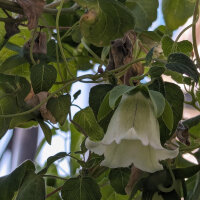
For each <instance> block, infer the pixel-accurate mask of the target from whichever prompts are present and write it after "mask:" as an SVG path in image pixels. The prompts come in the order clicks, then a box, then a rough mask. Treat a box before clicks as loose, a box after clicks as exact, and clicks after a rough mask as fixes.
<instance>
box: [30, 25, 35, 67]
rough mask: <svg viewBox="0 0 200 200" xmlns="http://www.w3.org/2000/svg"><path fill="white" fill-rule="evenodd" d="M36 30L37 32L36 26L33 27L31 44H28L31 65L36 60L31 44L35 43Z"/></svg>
mask: <svg viewBox="0 0 200 200" xmlns="http://www.w3.org/2000/svg"><path fill="white" fill-rule="evenodd" d="M36 32H37V27H35V28H34V30H33V37H32V40H31V46H30V59H31V62H32V63H33V65H36V62H35V60H34V58H33V46H34V43H35V36H36Z"/></svg>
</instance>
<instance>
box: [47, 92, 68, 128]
mask: <svg viewBox="0 0 200 200" xmlns="http://www.w3.org/2000/svg"><path fill="white" fill-rule="evenodd" d="M70 105H71V97H70V95H68V94H67V95H60V96H59V97H57V98H51V99H49V101H48V102H47V109H48V110H49V111H50V112H51V114H52V115H53V116H54V117H55V119H56V121H57V122H59V123H60V125H61V126H62V125H63V124H64V123H65V121H66V119H67V115H68V113H69V109H70Z"/></svg>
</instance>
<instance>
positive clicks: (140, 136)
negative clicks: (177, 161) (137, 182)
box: [86, 92, 178, 173]
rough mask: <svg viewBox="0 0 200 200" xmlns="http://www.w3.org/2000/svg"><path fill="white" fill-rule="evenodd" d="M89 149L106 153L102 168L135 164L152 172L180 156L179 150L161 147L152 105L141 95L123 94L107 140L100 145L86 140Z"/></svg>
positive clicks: (112, 119) (139, 93)
mask: <svg viewBox="0 0 200 200" xmlns="http://www.w3.org/2000/svg"><path fill="white" fill-rule="evenodd" d="M86 147H87V149H89V150H91V151H92V152H94V153H96V154H98V155H103V154H104V160H103V161H102V163H101V165H102V166H106V167H109V168H118V167H128V166H130V165H131V164H134V166H135V167H136V168H138V169H141V170H143V171H146V172H150V173H153V172H155V171H158V170H162V169H163V167H162V165H161V164H160V162H159V161H161V160H165V159H172V158H174V157H176V156H177V155H178V149H176V150H167V149H165V148H163V147H162V146H161V143H160V129H159V124H158V120H157V118H156V116H155V112H154V108H153V104H152V102H151V100H150V99H149V98H146V97H145V96H144V95H143V94H142V93H141V92H137V93H136V94H134V95H127V94H125V95H123V96H122V99H121V102H120V104H119V106H118V108H117V109H116V111H115V113H114V114H113V116H112V118H111V121H110V123H109V125H108V129H107V132H106V134H105V136H104V138H103V139H102V140H101V141H99V142H93V141H91V140H90V139H89V138H87V140H86Z"/></svg>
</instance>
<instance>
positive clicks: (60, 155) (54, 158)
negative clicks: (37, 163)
mask: <svg viewBox="0 0 200 200" xmlns="http://www.w3.org/2000/svg"><path fill="white" fill-rule="evenodd" d="M66 156H67V153H66V152H60V153H57V154H56V155H54V156H50V157H49V158H48V159H47V164H46V167H45V168H44V169H42V170H41V171H39V172H38V174H46V173H47V170H48V168H49V167H50V165H51V164H53V163H54V162H55V161H57V160H59V159H61V158H64V157H66Z"/></svg>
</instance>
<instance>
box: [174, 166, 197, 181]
mask: <svg viewBox="0 0 200 200" xmlns="http://www.w3.org/2000/svg"><path fill="white" fill-rule="evenodd" d="M199 171H200V165H193V166H190V167H186V168H177V169H174V170H173V173H174V176H175V178H176V179H183V178H189V177H191V176H194V175H195V174H196V173H197V172H199Z"/></svg>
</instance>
